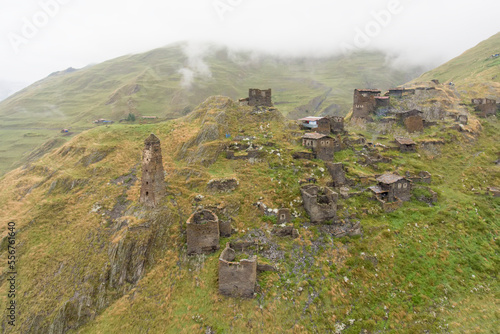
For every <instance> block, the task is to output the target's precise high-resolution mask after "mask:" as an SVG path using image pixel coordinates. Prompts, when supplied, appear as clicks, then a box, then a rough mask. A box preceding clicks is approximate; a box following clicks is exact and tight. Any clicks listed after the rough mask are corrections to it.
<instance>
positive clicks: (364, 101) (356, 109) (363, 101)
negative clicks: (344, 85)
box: [352, 89, 381, 119]
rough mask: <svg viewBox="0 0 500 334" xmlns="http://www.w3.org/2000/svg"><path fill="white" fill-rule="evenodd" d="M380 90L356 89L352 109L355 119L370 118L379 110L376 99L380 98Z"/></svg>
mask: <svg viewBox="0 0 500 334" xmlns="http://www.w3.org/2000/svg"><path fill="white" fill-rule="evenodd" d="M380 93H381V91H380V90H378V89H355V90H354V98H353V107H352V117H353V118H365V119H367V118H370V115H371V114H373V113H374V112H375V110H376V109H377V102H376V101H375V97H377V96H380Z"/></svg>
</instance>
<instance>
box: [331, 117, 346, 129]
mask: <svg viewBox="0 0 500 334" xmlns="http://www.w3.org/2000/svg"><path fill="white" fill-rule="evenodd" d="M330 131H331V132H332V133H340V132H344V117H341V116H331V117H330Z"/></svg>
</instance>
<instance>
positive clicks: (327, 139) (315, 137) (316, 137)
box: [294, 116, 345, 161]
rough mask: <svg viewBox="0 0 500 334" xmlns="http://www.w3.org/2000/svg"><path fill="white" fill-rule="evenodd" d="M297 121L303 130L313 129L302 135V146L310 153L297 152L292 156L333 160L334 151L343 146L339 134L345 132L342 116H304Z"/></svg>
mask: <svg viewBox="0 0 500 334" xmlns="http://www.w3.org/2000/svg"><path fill="white" fill-rule="evenodd" d="M298 122H299V124H300V126H301V128H302V129H303V130H314V132H307V133H305V134H304V135H303V136H302V146H303V147H305V148H308V149H310V151H311V152H312V153H308V152H297V153H295V154H294V158H296V159H320V160H323V161H333V155H334V153H335V152H338V151H340V150H342V148H343V144H342V139H341V136H340V134H343V133H344V132H345V130H344V117H341V116H327V117H305V118H301V119H299V120H298ZM332 135H336V136H335V137H333V136H332Z"/></svg>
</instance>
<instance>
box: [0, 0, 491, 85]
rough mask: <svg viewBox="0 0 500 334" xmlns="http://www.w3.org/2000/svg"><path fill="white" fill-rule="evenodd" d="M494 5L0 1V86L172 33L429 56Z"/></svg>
mask: <svg viewBox="0 0 500 334" xmlns="http://www.w3.org/2000/svg"><path fill="white" fill-rule="evenodd" d="M499 12H500V1H499V0H476V1H470V0H307V1H303V0H189V1H181V0H141V1H138V0H106V1H103V0H23V1H16V0H0V90H1V89H2V85H3V86H4V87H5V86H8V87H11V86H12V87H14V86H15V87H16V88H17V89H18V88H19V85H20V84H28V83H32V82H34V81H36V80H39V79H41V78H43V77H45V76H47V75H48V74H50V73H51V72H54V71H58V70H62V69H65V68H68V67H75V68H81V67H84V66H86V65H88V64H92V63H98V62H102V61H104V60H107V59H111V58H115V57H118V56H121V55H124V54H129V53H137V52H143V51H148V50H150V49H153V48H157V47H161V46H164V45H167V44H169V43H172V42H176V41H182V40H195V41H213V42H217V43H222V44H226V45H229V46H232V47H235V48H246V49H255V50H258V51H267V52H271V53H273V54H283V55H287V56H288V55H315V56H318V55H321V56H324V55H328V54H330V53H334V52H345V51H346V50H350V49H366V48H368V49H370V48H378V49H382V50H385V51H388V52H390V53H391V54H396V55H399V56H400V59H402V60H404V61H405V62H411V63H414V64H426V65H429V64H431V65H439V64H440V63H443V62H445V61H447V60H449V59H451V58H453V57H455V56H457V55H459V54H460V53H462V52H463V51H465V50H466V49H468V48H470V47H473V46H474V45H476V44H477V43H479V42H480V41H482V40H484V39H486V38H488V37H490V36H492V35H494V34H495V33H497V32H499V31H500V23H499V22H500V21H499ZM499 51H500V50H499Z"/></svg>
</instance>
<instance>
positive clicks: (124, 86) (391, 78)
mask: <svg viewBox="0 0 500 334" xmlns="http://www.w3.org/2000/svg"><path fill="white" fill-rule="evenodd" d="M420 73H422V70H420V69H415V68H413V69H410V70H405V69H395V68H393V67H391V66H390V64H389V62H388V61H387V57H386V55H384V54H382V53H368V52H366V53H358V54H353V55H351V56H349V57H343V56H338V57H331V58H328V59H311V58H301V59H284V58H277V57H272V56H264V55H258V56H256V55H255V54H253V53H250V52H233V51H231V50H228V49H226V48H223V47H217V46H205V47H203V48H195V47H193V45H190V44H188V43H177V44H174V45H171V46H168V47H164V48H160V49H156V50H153V51H150V52H146V53H142V54H136V55H128V56H123V57H120V58H117V59H113V60H110V61H106V62H104V63H101V64H98V65H94V66H90V67H86V68H84V69H81V70H77V71H75V70H74V69H71V68H70V69H68V70H66V71H61V72H56V73H53V74H51V75H50V76H49V77H47V78H45V79H43V80H41V81H38V82H36V83H35V84H33V85H31V86H29V87H27V88H25V89H24V90H22V91H21V92H19V93H17V94H15V95H14V96H11V97H10V98H8V99H7V100H5V101H3V102H2V103H0V121H1V124H2V125H1V127H0V139H1V140H0V143H1V144H0V151H3V152H4V154H3V156H2V158H1V159H0V173H2V172H5V171H7V170H9V169H10V168H12V167H13V166H16V165H19V163H20V162H21V161H23V160H25V157H26V155H27V153H28V152H29V151H31V150H33V149H34V148H35V147H37V146H38V145H40V144H41V143H42V142H44V141H47V140H50V139H53V137H54V136H59V135H60V134H59V130H60V129H62V128H71V130H72V132H74V133H78V132H81V131H82V130H84V129H86V128H89V127H92V126H94V125H93V124H92V121H93V120H94V119H97V118H108V119H111V120H114V121H118V120H120V119H122V118H126V117H127V116H128V114H129V113H133V114H135V115H137V116H140V115H142V116H145V115H153V116H159V117H160V118H177V117H179V116H182V115H185V114H187V113H189V112H190V111H191V110H192V109H193V108H194V107H195V106H197V105H198V104H199V103H201V102H202V101H204V100H205V99H206V98H207V97H208V96H211V95H225V96H228V97H231V98H233V99H237V98H239V97H245V96H247V95H248V89H249V88H263V89H267V88H272V89H273V101H274V103H275V104H276V106H277V107H279V109H280V110H281V111H282V112H283V113H284V114H285V115H289V117H299V116H303V115H317V114H337V115H345V114H346V113H347V112H348V111H349V109H350V107H351V103H352V91H353V89H354V88H357V87H379V88H389V87H391V86H395V85H398V84H402V83H404V82H406V81H408V80H411V79H412V78H414V77H416V76H417V75H419V74H420ZM23 154H24V156H23ZM21 156H22V158H21V160H20V159H19V158H20V157H21Z"/></svg>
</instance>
